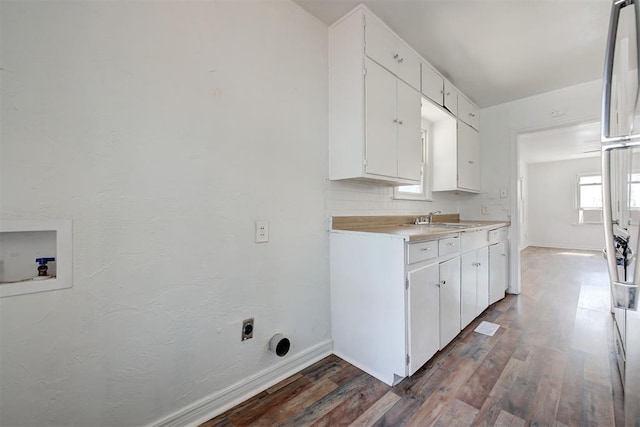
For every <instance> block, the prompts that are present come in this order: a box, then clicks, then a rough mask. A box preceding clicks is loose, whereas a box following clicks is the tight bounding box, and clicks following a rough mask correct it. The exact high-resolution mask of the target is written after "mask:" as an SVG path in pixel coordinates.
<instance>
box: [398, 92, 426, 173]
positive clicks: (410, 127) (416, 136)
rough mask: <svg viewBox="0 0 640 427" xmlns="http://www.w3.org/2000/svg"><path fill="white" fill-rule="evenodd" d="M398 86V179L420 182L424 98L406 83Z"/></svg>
mask: <svg viewBox="0 0 640 427" xmlns="http://www.w3.org/2000/svg"><path fill="white" fill-rule="evenodd" d="M397 83H398V86H397V89H398V90H397V105H398V112H397V117H398V121H397V130H398V141H397V162H398V177H399V178H404V179H411V180H418V181H419V180H420V177H421V174H422V134H421V122H422V113H421V108H422V107H421V105H422V97H421V96H420V94H419V93H418V92H416V91H415V90H413V89H412V88H410V87H409V86H408V85H407V84H406V83H404V82H402V81H400V80H398V82H397Z"/></svg>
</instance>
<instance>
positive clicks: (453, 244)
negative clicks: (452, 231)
mask: <svg viewBox="0 0 640 427" xmlns="http://www.w3.org/2000/svg"><path fill="white" fill-rule="evenodd" d="M455 245H456V244H455V243H453V242H449V243H447V246H449V247H450V248H451V247H453V246H455Z"/></svg>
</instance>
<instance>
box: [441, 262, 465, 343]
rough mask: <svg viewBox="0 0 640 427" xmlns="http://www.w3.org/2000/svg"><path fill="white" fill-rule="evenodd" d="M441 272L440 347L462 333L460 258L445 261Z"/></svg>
mask: <svg viewBox="0 0 640 427" xmlns="http://www.w3.org/2000/svg"><path fill="white" fill-rule="evenodd" d="M439 272H440V349H443V348H444V347H445V346H446V345H447V344H449V343H450V342H451V340H452V339H454V338H455V337H456V335H458V334H459V333H460V258H458V257H456V258H453V259H451V260H449V261H446V262H443V263H441V264H440V266H439Z"/></svg>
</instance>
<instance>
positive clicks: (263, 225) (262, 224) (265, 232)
mask: <svg viewBox="0 0 640 427" xmlns="http://www.w3.org/2000/svg"><path fill="white" fill-rule="evenodd" d="M268 241H269V223H268V222H267V221H256V243H266V242H268Z"/></svg>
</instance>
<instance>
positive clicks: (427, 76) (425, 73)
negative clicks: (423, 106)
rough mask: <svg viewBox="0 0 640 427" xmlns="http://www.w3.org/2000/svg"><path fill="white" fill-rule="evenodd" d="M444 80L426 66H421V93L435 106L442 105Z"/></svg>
mask: <svg viewBox="0 0 640 427" xmlns="http://www.w3.org/2000/svg"><path fill="white" fill-rule="evenodd" d="M443 90H444V78H443V77H442V76H441V75H440V74H438V72H437V71H436V70H434V69H433V68H431V67H430V66H429V65H427V64H424V63H423V64H422V85H421V91H422V93H423V94H424V95H425V96H426V97H428V98H429V99H430V100H432V101H433V102H435V103H436V104H438V105H440V106H442V105H443V100H444V98H443V95H442V94H443Z"/></svg>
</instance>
